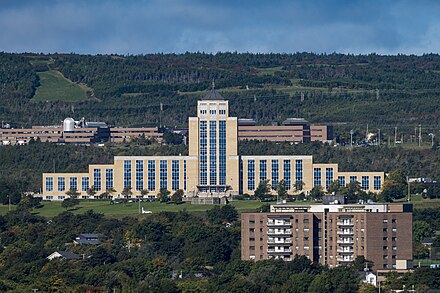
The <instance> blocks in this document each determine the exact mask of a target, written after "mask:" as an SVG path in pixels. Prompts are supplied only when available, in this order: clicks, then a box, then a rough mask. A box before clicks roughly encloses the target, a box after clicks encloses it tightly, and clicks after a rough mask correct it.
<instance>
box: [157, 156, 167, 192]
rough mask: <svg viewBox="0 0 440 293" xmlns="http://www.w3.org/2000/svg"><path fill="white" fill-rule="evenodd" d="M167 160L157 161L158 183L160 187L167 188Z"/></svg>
mask: <svg viewBox="0 0 440 293" xmlns="http://www.w3.org/2000/svg"><path fill="white" fill-rule="evenodd" d="M167 163H168V162H167V160H160V162H159V181H160V182H159V184H160V188H161V189H162V188H166V189H167V188H168V165H167Z"/></svg>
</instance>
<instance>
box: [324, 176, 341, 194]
mask: <svg viewBox="0 0 440 293" xmlns="http://www.w3.org/2000/svg"><path fill="white" fill-rule="evenodd" d="M340 191H341V186H340V185H339V180H333V182H332V183H330V185H329V186H328V188H327V193H329V194H333V193H334V194H335V195H338V194H339V193H340Z"/></svg>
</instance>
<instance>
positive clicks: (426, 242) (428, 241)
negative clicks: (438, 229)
mask: <svg viewBox="0 0 440 293" xmlns="http://www.w3.org/2000/svg"><path fill="white" fill-rule="evenodd" d="M433 242H434V239H432V238H431V237H425V238H423V241H422V243H423V244H432V243H433Z"/></svg>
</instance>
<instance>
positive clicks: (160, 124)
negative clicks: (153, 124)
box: [159, 102, 163, 128]
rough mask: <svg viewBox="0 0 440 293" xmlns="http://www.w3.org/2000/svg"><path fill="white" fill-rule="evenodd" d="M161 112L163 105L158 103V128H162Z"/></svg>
mask: <svg viewBox="0 0 440 293" xmlns="http://www.w3.org/2000/svg"><path fill="white" fill-rule="evenodd" d="M162 110H163V104H162V102H161V103H160V111H159V128H162Z"/></svg>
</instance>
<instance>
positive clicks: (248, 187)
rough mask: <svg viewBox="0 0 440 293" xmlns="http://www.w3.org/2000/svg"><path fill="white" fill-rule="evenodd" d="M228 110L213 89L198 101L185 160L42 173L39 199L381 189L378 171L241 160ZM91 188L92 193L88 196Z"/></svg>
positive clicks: (123, 160) (133, 160)
mask: <svg viewBox="0 0 440 293" xmlns="http://www.w3.org/2000/svg"><path fill="white" fill-rule="evenodd" d="M228 107H229V106H228V101H226V100H225V99H224V98H223V97H222V96H221V95H220V94H219V93H218V92H217V91H214V90H212V91H210V92H209V94H208V95H207V96H205V97H204V99H202V100H200V101H198V104H197V116H196V117H190V118H189V130H188V132H189V133H188V145H189V152H188V155H187V156H142V157H140V156H139V157H135V156H127V157H124V156H116V157H115V158H114V163H113V164H108V165H90V166H89V170H88V172H85V173H72V174H60V173H44V174H43V184H42V185H43V198H44V199H49V200H63V199H64V198H65V197H66V192H67V191H68V190H70V189H75V190H77V191H78V192H80V197H81V198H94V197H98V196H99V194H101V193H104V192H106V191H108V190H115V191H113V192H111V195H112V196H116V197H117V196H120V194H121V192H122V190H123V189H124V188H131V191H132V192H133V196H137V195H139V194H140V192H141V190H148V191H149V195H150V196H155V195H157V194H158V193H159V191H160V189H161V188H166V189H168V190H169V191H176V190H179V189H182V190H183V191H184V194H185V195H186V196H194V195H198V196H213V195H215V196H225V195H231V194H243V193H247V194H253V193H254V191H255V189H256V188H257V186H258V184H259V182H261V181H264V180H269V183H270V184H271V185H272V186H273V187H275V186H276V184H277V183H278V182H279V181H280V180H284V181H285V184H286V188H287V191H288V193H289V194H293V193H295V192H298V191H304V192H308V191H310V190H311V189H312V188H313V187H314V186H318V185H320V186H322V187H323V189H324V190H326V189H327V188H328V186H329V185H330V184H331V182H333V181H334V180H339V183H340V184H341V185H343V186H345V185H346V184H348V183H349V182H352V181H359V182H360V183H361V186H362V189H364V190H366V191H371V192H378V191H380V189H381V187H382V182H383V180H384V173H383V172H340V171H339V170H338V165H337V164H315V163H313V160H312V156H240V155H239V153H238V140H239V138H238V123H237V122H238V119H237V118H236V117H229V108H228ZM298 183H300V184H298ZM298 185H300V186H301V188H300V190H299V189H298V188H297V187H298ZM92 187H93V189H94V190H95V192H96V194H95V195H90V193H89V194H87V190H88V189H89V188H92Z"/></svg>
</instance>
